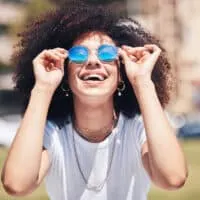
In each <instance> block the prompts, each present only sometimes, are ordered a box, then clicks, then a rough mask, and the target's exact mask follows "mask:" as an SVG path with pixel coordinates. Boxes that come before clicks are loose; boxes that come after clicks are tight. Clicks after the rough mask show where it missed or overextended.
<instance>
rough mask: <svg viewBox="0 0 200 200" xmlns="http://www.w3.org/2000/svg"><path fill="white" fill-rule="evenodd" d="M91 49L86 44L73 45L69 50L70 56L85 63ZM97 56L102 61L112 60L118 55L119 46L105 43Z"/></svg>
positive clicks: (73, 59) (75, 61)
mask: <svg viewBox="0 0 200 200" xmlns="http://www.w3.org/2000/svg"><path fill="white" fill-rule="evenodd" d="M88 56H89V49H88V48H87V47H85V46H81V45H78V46H73V47H72V48H71V49H69V51H68V58H69V60H70V61H71V62H74V63H84V62H86V61H87V60H88ZM97 56H98V58H99V60H100V61H103V62H112V61H114V60H115V59H116V58H117V56H118V48H117V47H116V46H113V45H107V44H103V45H101V46H99V48H98V50H97Z"/></svg>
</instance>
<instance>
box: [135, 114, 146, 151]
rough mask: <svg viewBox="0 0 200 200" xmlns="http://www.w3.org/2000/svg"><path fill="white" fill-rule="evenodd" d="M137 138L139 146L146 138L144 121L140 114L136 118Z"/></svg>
mask: <svg viewBox="0 0 200 200" xmlns="http://www.w3.org/2000/svg"><path fill="white" fill-rule="evenodd" d="M137 139H138V143H139V146H140V148H141V147H142V145H143V144H144V143H145V142H146V140H147V137H146V130H145V128H144V122H143V118H142V116H138V120H137Z"/></svg>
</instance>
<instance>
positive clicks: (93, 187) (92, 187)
mask: <svg viewBox="0 0 200 200" xmlns="http://www.w3.org/2000/svg"><path fill="white" fill-rule="evenodd" d="M73 130H74V129H73ZM74 134H75V132H74V131H73V146H74V153H75V159H76V162H77V165H78V169H79V172H80V174H81V176H82V178H83V180H84V182H85V185H86V187H87V189H88V190H92V191H95V192H100V191H101V190H102V189H103V186H104V184H105V183H106V181H107V179H108V177H109V174H110V170H111V166H112V161H113V157H114V152H115V146H116V135H114V137H115V138H114V140H113V142H114V144H113V148H112V154H111V159H110V162H109V166H108V169H107V173H106V177H105V179H104V180H103V181H102V183H100V184H99V185H91V184H90V183H88V180H87V178H86V177H85V175H84V173H83V170H82V169H81V166H80V162H79V159H78V154H77V149H76V144H75V137H74Z"/></svg>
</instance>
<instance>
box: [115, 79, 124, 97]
mask: <svg viewBox="0 0 200 200" xmlns="http://www.w3.org/2000/svg"><path fill="white" fill-rule="evenodd" d="M125 88H126V85H125V83H124V81H120V82H119V85H118V87H117V91H118V96H119V97H120V96H122V92H123V91H124V90H125Z"/></svg>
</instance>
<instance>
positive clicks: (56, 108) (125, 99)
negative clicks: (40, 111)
mask: <svg viewBox="0 0 200 200" xmlns="http://www.w3.org/2000/svg"><path fill="white" fill-rule="evenodd" d="M113 10H114V9H113ZM113 10H112V11H111V10H109V9H106V8H105V7H104V6H100V5H99V6H94V5H91V4H85V3H81V2H79V3H74V2H71V3H68V4H67V5H66V6H62V8H59V9H57V10H54V11H50V12H48V13H47V14H45V15H43V16H41V17H40V18H39V19H38V20H36V21H35V22H34V23H32V25H30V26H29V27H27V29H26V30H25V31H24V32H22V33H21V34H19V36H20V38H21V40H20V42H19V43H18V45H16V49H15V51H14V53H13V62H14V64H15V65H16V71H15V75H14V77H13V80H14V82H15V89H17V90H19V91H20V92H22V94H23V99H24V108H23V112H22V113H24V111H25V110H26V107H27V105H28V102H29V98H30V93H31V90H32V88H33V86H34V83H35V77H34V73H33V64H32V61H33V59H34V58H35V57H36V56H37V55H38V54H39V53H40V52H41V51H43V50H44V49H52V48H56V47H61V48H65V49H69V48H70V47H72V45H73V42H74V41H75V40H76V39H77V38H78V37H79V36H80V35H82V34H84V33H88V32H93V31H97V32H101V33H104V34H106V35H108V36H109V37H111V38H112V39H113V41H114V42H115V43H116V44H117V46H121V45H130V46H133V47H137V46H144V45H145V44H156V45H158V46H159V47H160V48H161V49H162V53H161V55H160V57H159V59H158V61H157V63H156V65H155V67H154V70H153V72H152V80H153V82H154V84H155V88H156V92H157V95H158V98H159V100H160V102H161V105H162V106H163V107H165V105H166V104H167V103H168V101H169V99H170V91H171V89H172V86H173V84H172V83H173V81H172V72H171V66H170V64H169V62H168V59H167V56H166V51H165V49H164V48H163V47H162V46H161V45H160V42H159V41H158V40H157V39H156V38H155V37H153V36H152V35H151V34H150V33H149V32H148V31H146V30H144V28H143V27H142V26H141V25H140V24H139V23H138V22H137V21H135V20H133V19H130V18H128V17H127V16H119V15H118V14H116V12H114V11H113ZM67 65H68V60H66V62H65V69H66V67H67ZM120 65H121V66H120V69H121V71H120V73H121V76H122V79H123V80H124V82H125V85H126V89H125V91H123V95H122V96H121V97H118V96H117V95H116V94H115V95H114V105H115V108H116V110H117V111H121V112H123V113H124V114H125V115H126V116H127V117H133V116H134V115H135V114H137V113H138V114H140V108H139V105H138V102H137V99H136V96H135V94H134V91H133V89H132V86H131V84H130V82H129V80H128V78H127V76H126V73H125V70H124V66H123V64H122V63H121V64H120ZM66 78H67V70H65V75H64V78H63V80H62V82H61V84H62V83H64V81H65V80H66ZM61 84H60V86H58V88H57V90H56V91H55V94H54V96H53V98H52V101H51V105H50V108H49V112H48V116H47V118H48V120H53V121H54V122H56V123H60V124H62V123H63V122H64V119H66V116H67V115H69V114H72V112H73V97H72V95H70V97H65V94H64V93H63V91H62V89H61Z"/></svg>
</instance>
